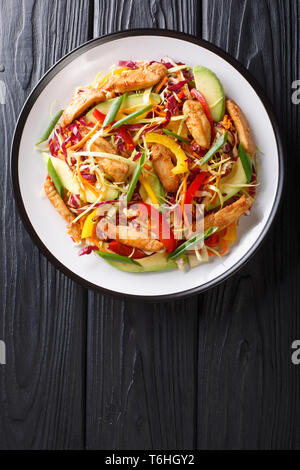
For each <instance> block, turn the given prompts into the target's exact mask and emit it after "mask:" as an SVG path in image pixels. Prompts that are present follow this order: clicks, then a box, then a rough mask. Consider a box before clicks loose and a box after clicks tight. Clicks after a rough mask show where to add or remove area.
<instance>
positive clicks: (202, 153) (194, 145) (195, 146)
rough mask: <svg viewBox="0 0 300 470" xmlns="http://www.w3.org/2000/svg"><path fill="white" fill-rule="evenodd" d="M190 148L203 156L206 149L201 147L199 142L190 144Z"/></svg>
mask: <svg viewBox="0 0 300 470" xmlns="http://www.w3.org/2000/svg"><path fill="white" fill-rule="evenodd" d="M191 150H192V152H195V153H196V154H197V155H199V157H203V156H204V155H205V154H206V150H205V149H203V148H201V147H200V145H199V144H193V145H191Z"/></svg>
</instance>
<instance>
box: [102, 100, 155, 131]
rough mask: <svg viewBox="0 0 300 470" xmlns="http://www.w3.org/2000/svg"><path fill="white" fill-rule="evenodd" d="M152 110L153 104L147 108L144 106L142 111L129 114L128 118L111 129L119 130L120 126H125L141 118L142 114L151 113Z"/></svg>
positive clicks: (121, 120)
mask: <svg viewBox="0 0 300 470" xmlns="http://www.w3.org/2000/svg"><path fill="white" fill-rule="evenodd" d="M150 109H152V104H148V105H147V106H144V107H143V108H141V109H138V110H137V111H135V112H134V113H131V114H129V115H128V116H126V117H124V118H123V119H120V121H117V122H115V123H114V124H113V125H112V126H111V128H112V129H117V128H118V127H120V126H123V124H127V122H129V121H132V119H135V118H136V117H138V116H140V115H141V114H144V113H146V112H147V111H150Z"/></svg>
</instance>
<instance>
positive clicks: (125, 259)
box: [96, 250, 141, 266]
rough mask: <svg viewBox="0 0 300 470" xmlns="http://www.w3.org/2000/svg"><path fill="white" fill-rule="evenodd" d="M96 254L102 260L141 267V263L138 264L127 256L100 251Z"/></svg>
mask: <svg viewBox="0 0 300 470" xmlns="http://www.w3.org/2000/svg"><path fill="white" fill-rule="evenodd" d="M96 253H97V254H98V255H99V256H101V258H104V259H107V260H111V261H118V262H119V263H128V264H137V265H138V266H141V265H140V263H138V262H137V261H135V260H134V259H132V258H128V257H127V256H121V255H117V254H116V253H109V252H106V251H100V250H97V251H96Z"/></svg>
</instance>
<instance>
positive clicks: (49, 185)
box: [44, 178, 81, 242]
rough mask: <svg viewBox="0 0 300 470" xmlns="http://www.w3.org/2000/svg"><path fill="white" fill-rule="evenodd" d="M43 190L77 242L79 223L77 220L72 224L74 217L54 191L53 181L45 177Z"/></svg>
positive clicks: (79, 231)
mask: <svg viewBox="0 0 300 470" xmlns="http://www.w3.org/2000/svg"><path fill="white" fill-rule="evenodd" d="M44 190H45V193H46V195H47V197H48V199H49V201H50V202H51V204H52V205H53V206H54V207H55V209H56V210H57V212H58V213H59V214H60V215H61V216H62V217H63V218H64V219H65V220H66V221H67V222H68V229H69V233H70V235H71V236H72V237H73V238H74V240H75V241H76V242H79V241H80V233H81V230H80V224H79V222H76V223H75V224H72V222H73V220H74V219H75V216H74V214H72V212H71V211H70V210H69V209H68V208H67V206H66V204H65V203H64V201H63V200H62V198H61V197H60V195H59V194H58V192H57V191H56V188H55V186H54V184H53V182H52V181H51V180H50V179H49V178H47V179H46V181H45V184H44Z"/></svg>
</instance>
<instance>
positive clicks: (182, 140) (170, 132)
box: [163, 129, 190, 144]
mask: <svg viewBox="0 0 300 470" xmlns="http://www.w3.org/2000/svg"><path fill="white" fill-rule="evenodd" d="M163 132H164V133H165V134H167V135H170V136H171V137H175V139H177V140H180V141H181V142H185V143H186V144H189V143H190V142H189V141H188V140H187V139H185V138H184V137H181V135H178V134H175V132H172V131H169V130H168V129H163Z"/></svg>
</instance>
